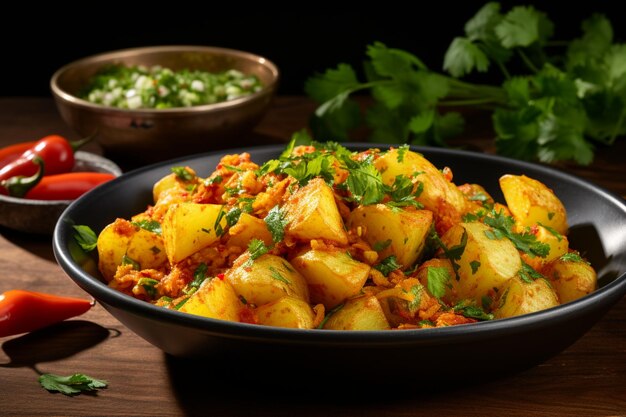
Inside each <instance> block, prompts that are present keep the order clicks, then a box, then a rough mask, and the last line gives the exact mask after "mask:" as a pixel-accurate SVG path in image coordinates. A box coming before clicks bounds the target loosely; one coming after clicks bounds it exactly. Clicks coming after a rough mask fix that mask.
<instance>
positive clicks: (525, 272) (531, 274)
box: [517, 261, 545, 284]
mask: <svg viewBox="0 0 626 417" xmlns="http://www.w3.org/2000/svg"><path fill="white" fill-rule="evenodd" d="M517 274H518V275H519V277H520V279H521V280H522V281H524V282H525V283H527V284H530V283H531V282H533V281H534V280H536V279H537V278H545V277H544V276H543V275H541V274H540V273H539V272H537V271H535V270H534V269H533V267H532V266H530V265H528V264H527V263H526V262H524V261H522V268H521V269H520V270H519V272H518V273H517Z"/></svg>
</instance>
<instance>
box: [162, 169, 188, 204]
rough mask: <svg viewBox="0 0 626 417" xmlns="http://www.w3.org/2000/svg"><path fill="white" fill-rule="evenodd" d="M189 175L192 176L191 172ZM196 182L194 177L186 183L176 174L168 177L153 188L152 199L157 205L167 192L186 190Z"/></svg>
mask: <svg viewBox="0 0 626 417" xmlns="http://www.w3.org/2000/svg"><path fill="white" fill-rule="evenodd" d="M189 174H190V175H192V174H191V171H189ZM196 182H197V178H196V177H195V176H192V180H191V181H185V180H183V179H182V178H180V177H179V176H178V175H176V174H174V173H172V174H169V175H166V176H165V177H163V178H161V179H160V180H159V181H157V182H156V183H155V184H154V186H153V187H152V198H153V200H154V202H155V203H156V202H157V201H159V199H160V198H161V196H162V195H163V193H165V192H166V191H170V190H172V189H178V190H184V189H185V188H186V187H188V186H189V185H192V184H195V183H196Z"/></svg>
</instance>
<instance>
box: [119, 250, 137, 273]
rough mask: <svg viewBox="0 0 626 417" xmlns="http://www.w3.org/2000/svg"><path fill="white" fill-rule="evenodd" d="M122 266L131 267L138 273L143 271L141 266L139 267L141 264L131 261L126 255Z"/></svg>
mask: <svg viewBox="0 0 626 417" xmlns="http://www.w3.org/2000/svg"><path fill="white" fill-rule="evenodd" d="M122 265H131V266H132V267H133V269H134V270H136V271H139V270H141V265H139V262H137V261H135V260H134V259H131V258H130V257H129V256H128V255H126V254H124V256H122Z"/></svg>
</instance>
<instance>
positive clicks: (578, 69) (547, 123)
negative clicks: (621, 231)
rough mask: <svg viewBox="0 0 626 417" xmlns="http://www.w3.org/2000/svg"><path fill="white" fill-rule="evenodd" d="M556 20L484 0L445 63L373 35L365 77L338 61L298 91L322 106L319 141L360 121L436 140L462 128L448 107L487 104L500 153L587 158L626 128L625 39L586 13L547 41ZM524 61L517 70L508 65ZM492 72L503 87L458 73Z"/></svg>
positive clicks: (388, 133) (389, 132)
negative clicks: (365, 98)
mask: <svg viewBox="0 0 626 417" xmlns="http://www.w3.org/2000/svg"><path fill="white" fill-rule="evenodd" d="M553 32H554V24H553V23H552V21H551V20H550V19H549V18H548V17H547V16H546V15H545V14H544V13H542V12H540V11H538V10H536V9H535V8H533V7H532V6H516V7H514V8H512V9H511V10H510V11H508V12H507V13H503V12H502V11H501V7H500V4H499V3H497V2H491V3H487V4H486V5H485V6H483V7H482V8H481V9H480V10H479V11H478V12H477V13H476V15H475V16H474V17H472V18H471V19H470V20H469V21H468V22H467V23H466V25H465V36H462V37H457V38H455V39H454V40H453V41H452V43H451V44H450V46H449V48H448V50H447V52H446V54H445V58H444V63H443V69H444V70H445V71H446V72H447V73H448V74H449V75H447V74H443V73H438V72H435V71H432V70H431V69H429V68H428V67H427V66H426V65H425V64H424V63H423V62H422V61H421V60H420V59H419V58H418V57H416V56H415V55H413V54H411V53H409V52H407V51H404V50H400V49H394V48H389V47H387V46H385V45H383V44H382V43H379V42H376V43H374V44H373V45H370V46H368V47H367V56H368V58H369V59H368V60H367V61H365V63H364V71H363V72H364V76H365V80H364V81H361V80H360V79H359V77H358V76H357V73H356V71H355V69H354V68H353V67H352V66H350V65H348V64H345V63H342V64H339V65H338V67H337V68H334V69H328V70H327V71H326V72H325V73H323V74H318V75H315V76H313V77H311V78H310V79H308V80H307V82H306V85H305V91H306V92H307V94H308V95H309V96H311V97H312V98H313V99H315V100H316V101H318V102H319V103H321V105H320V106H319V107H318V109H317V110H316V112H315V115H314V117H313V118H312V120H311V130H312V131H313V134H314V136H315V137H317V138H320V139H324V140H326V139H328V138H333V139H335V140H349V139H350V135H349V133H350V132H351V131H353V130H354V129H356V128H358V127H362V126H363V125H365V126H367V127H368V128H369V132H370V135H369V139H370V140H371V141H374V142H384V143H413V144H420V145H439V146H444V145H445V144H446V140H447V139H448V138H450V137H453V136H456V135H458V134H460V133H462V132H463V129H464V120H463V117H462V116H461V114H460V113H458V112H454V111H446V109H448V108H450V107H454V108H460V107H464V106H467V107H474V108H481V109H487V110H490V111H492V118H493V127H494V131H495V134H496V149H497V151H498V153H500V154H502V155H505V156H509V157H514V158H518V159H526V160H539V161H542V162H554V161H561V160H574V161H575V162H577V163H579V164H583V165H586V164H589V163H590V162H591V161H592V160H593V150H594V145H596V144H604V145H611V144H612V143H613V142H614V141H615V140H616V138H617V137H618V136H621V135H624V134H625V133H626V123H625V122H626V121H625V120H624V119H625V118H626V44H616V43H614V40H613V29H612V26H611V23H610V21H609V20H608V19H607V18H606V17H604V16H601V15H593V16H592V17H590V18H589V19H587V20H585V21H584V22H583V23H582V36H581V37H580V38H578V39H575V40H573V41H571V42H554V41H551V37H552V35H553ZM517 64H521V65H523V67H524V68H525V70H524V72H523V73H520V74H513V73H512V72H511V69H510V68H513V67H516V66H519V65H517ZM492 69H495V70H497V71H499V72H500V73H501V76H502V78H503V80H504V81H503V82H502V84H501V85H483V84H473V83H470V82H466V81H464V80H461V78H462V77H464V76H466V75H468V74H471V73H473V72H487V71H489V70H492ZM363 90H367V91H369V92H370V93H371V96H372V98H373V103H372V104H371V105H370V106H368V107H367V109H366V110H365V111H362V110H361V108H360V106H359V104H358V103H357V102H356V101H354V100H353V99H352V98H351V97H350V96H351V95H352V94H353V93H357V92H360V91H363Z"/></svg>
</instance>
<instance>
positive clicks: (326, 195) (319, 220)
mask: <svg viewBox="0 0 626 417" xmlns="http://www.w3.org/2000/svg"><path fill="white" fill-rule="evenodd" d="M283 210H284V212H285V219H286V220H287V221H288V223H287V226H286V227H285V234H286V235H288V236H291V237H293V238H296V239H300V240H305V241H310V240H311V239H327V240H332V241H334V242H337V243H339V244H341V245H347V244H348V236H347V234H346V231H345V229H344V226H343V221H342V220H341V216H340V214H339V209H337V204H336V203H335V196H334V194H333V191H332V189H331V188H330V187H329V186H328V184H326V183H325V182H324V181H323V180H322V179H321V178H315V179H313V180H311V181H310V182H309V183H308V184H307V185H305V186H304V187H302V188H300V189H299V190H298V191H296V192H295V193H294V194H293V195H292V196H291V197H290V198H289V200H288V201H287V203H285V205H284V206H283Z"/></svg>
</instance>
